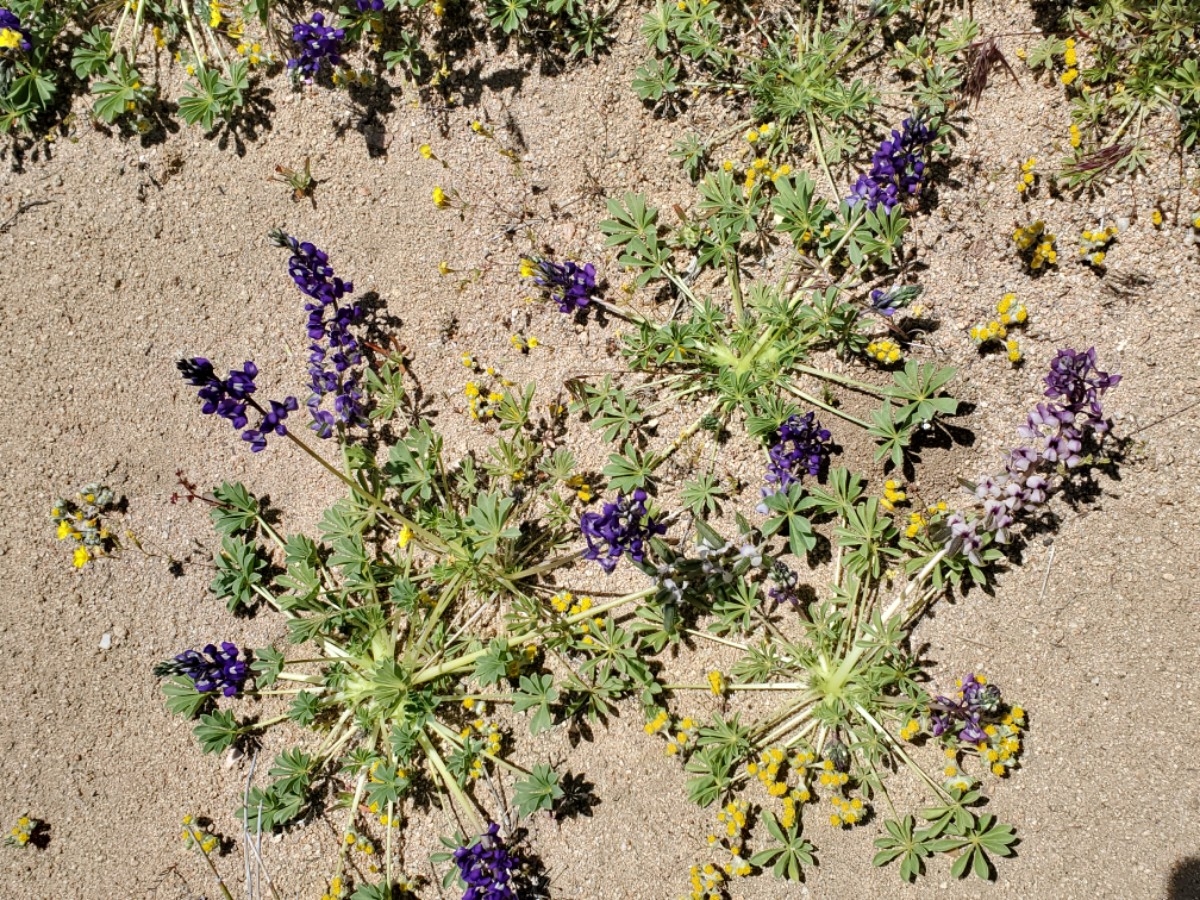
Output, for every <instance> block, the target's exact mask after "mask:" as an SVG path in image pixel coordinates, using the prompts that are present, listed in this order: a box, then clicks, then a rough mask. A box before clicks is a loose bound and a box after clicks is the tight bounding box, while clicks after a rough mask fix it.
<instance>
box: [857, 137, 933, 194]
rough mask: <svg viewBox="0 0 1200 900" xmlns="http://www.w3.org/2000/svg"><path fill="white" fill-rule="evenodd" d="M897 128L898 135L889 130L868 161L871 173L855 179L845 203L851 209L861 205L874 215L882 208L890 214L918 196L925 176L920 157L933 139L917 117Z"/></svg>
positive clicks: (922, 161)
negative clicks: (862, 203) (896, 206)
mask: <svg viewBox="0 0 1200 900" xmlns="http://www.w3.org/2000/svg"><path fill="white" fill-rule="evenodd" d="M900 127H901V129H902V131H895V130H893V131H892V136H891V138H889V139H888V140H885V141H884V142H883V143H881V144H880V145H879V149H878V150H876V151H875V153H874V155H873V156H872V157H871V171H870V172H869V173H866V174H863V175H860V176H859V177H858V181H857V182H856V183H855V185H854V188H853V189H852V190H851V192H850V196H849V197H848V198H847V201H846V202H847V203H849V204H850V205H851V206H854V205H855V204H856V203H859V202H865V203H866V204H867V208H868V209H870V210H871V211H874V210H875V208H876V207H877V206H879V205H880V204H882V205H883V208H884V210H885V211H888V212H890V211H891V209H892V207H893V206H895V205H896V204H897V203H900V202H902V201H904V200H906V199H908V198H909V197H913V196H916V195H917V193H919V192H920V190H921V180H922V178H923V177H924V175H925V161H924V160H923V159H922V158H921V154H922V153H923V152H924V150H925V148H926V147H927V146H928V145H929V144H930V143H932V142H933V139H934V137H935V135H934V133H933V129H932V128H930V127H929V126H928V125H926V124H925V123H924V122H922V121H921V120H920V118H919V117H913V118H909V119H905V120H904V122H903V123H901V126H900Z"/></svg>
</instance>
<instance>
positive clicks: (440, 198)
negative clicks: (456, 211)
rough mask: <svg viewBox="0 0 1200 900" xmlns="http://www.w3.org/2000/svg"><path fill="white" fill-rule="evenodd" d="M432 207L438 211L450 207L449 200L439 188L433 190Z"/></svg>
mask: <svg viewBox="0 0 1200 900" xmlns="http://www.w3.org/2000/svg"><path fill="white" fill-rule="evenodd" d="M433 205H434V206H436V207H437V208H438V209H445V208H446V207H447V206H449V205H450V198H449V197H447V196H446V192H445V191H443V190H442V189H441V188H440V187H435V188H434V189H433Z"/></svg>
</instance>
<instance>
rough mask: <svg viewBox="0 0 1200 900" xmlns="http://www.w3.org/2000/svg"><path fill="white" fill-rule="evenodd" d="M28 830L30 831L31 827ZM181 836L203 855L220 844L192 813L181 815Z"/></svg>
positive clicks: (188, 844) (187, 843)
mask: <svg viewBox="0 0 1200 900" xmlns="http://www.w3.org/2000/svg"><path fill="white" fill-rule="evenodd" d="M22 818H25V817H22ZM30 830H31V832H32V829H30ZM181 837H182V838H183V842H184V844H186V845H187V846H188V847H189V848H190V847H196V848H198V849H199V850H200V852H201V853H203V854H204V855H205V856H207V855H208V854H210V853H212V852H213V851H214V850H216V849H217V846H218V844H220V841H218V840H217V836H216V835H215V834H213V833H212V832H210V831H209V830H208V829H207V828H204V827H201V825H200V823H199V822H197V821H196V817H195V816H192V815H187V816H184V817H183V834H182V835H181Z"/></svg>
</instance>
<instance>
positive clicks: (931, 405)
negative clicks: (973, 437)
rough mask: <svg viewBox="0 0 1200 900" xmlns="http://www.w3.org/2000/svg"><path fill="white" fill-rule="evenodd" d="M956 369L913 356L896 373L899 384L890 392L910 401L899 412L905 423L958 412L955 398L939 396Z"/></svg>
mask: <svg viewBox="0 0 1200 900" xmlns="http://www.w3.org/2000/svg"><path fill="white" fill-rule="evenodd" d="M954 375H955V370H954V369H953V368H951V367H949V366H947V367H945V368H938V367H937V366H936V365H934V364H933V363H918V362H917V361H916V360H915V359H910V360H909V361H908V362H907V363H905V365H904V371H902V372H893V373H892V380H893V381H895V382H896V386H895V387H893V388H890V389H889V390H888V395H889V396H890V397H893V398H895V399H897V400H902V401H907V402H906V403H905V405H904V406H902V407H901V408H900V409H899V411H898V412H897V413H896V419H897V421H898V422H900V423H901V424H902V425H911V424H919V423H922V422H929V421H932V420H933V418H934V417H935V416H938V415H943V416H952V415H954V414H955V413H956V412H957V411H958V401H957V400H955V399H954V398H953V397H946V396H940V395H941V394H942V388H943V387H945V386H946V384H948V383H949V382H950V380H951V379H952V378H954Z"/></svg>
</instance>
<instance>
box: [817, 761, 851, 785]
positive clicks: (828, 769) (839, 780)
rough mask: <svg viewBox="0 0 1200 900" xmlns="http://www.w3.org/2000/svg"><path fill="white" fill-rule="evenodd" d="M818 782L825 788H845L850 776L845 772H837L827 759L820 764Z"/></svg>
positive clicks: (831, 762)
mask: <svg viewBox="0 0 1200 900" xmlns="http://www.w3.org/2000/svg"><path fill="white" fill-rule="evenodd" d="M819 781H820V782H821V784H822V785H823V786H825V787H833V788H838V787H845V786H846V785H847V784H848V783H849V782H850V775H849V774H848V773H846V772H839V771H838V770H837V768H836V767H835V766H834V765H833V761H832V760H828V759H827V760H824V761H823V762H822V763H821V775H820V778H819Z"/></svg>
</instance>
